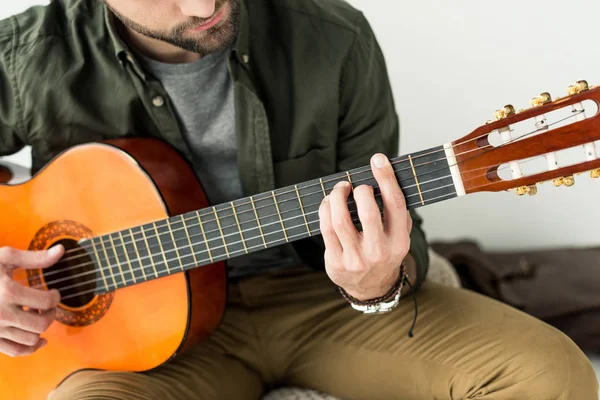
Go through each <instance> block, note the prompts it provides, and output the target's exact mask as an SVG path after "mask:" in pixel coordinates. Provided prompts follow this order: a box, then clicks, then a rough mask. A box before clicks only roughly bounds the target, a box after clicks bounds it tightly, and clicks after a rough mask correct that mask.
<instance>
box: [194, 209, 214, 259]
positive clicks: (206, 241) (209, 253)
mask: <svg viewBox="0 0 600 400" xmlns="http://www.w3.org/2000/svg"><path fill="white" fill-rule="evenodd" d="M196 218H198V223H199V224H200V230H201V231H202V238H203V239H204V243H205V244H206V250H207V251H208V258H209V259H210V262H211V263H212V262H214V260H213V256H212V253H211V251H210V245H209V243H208V240H207V238H206V233H205V232H204V224H203V223H202V217H201V215H200V212H199V211H196Z"/></svg>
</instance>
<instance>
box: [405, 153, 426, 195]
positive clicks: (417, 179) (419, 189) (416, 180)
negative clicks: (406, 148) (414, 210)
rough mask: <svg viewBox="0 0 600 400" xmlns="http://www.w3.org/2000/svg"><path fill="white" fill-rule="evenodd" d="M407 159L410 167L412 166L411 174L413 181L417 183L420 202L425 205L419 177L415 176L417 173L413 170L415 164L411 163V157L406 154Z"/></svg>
mask: <svg viewBox="0 0 600 400" xmlns="http://www.w3.org/2000/svg"><path fill="white" fill-rule="evenodd" d="M408 161H410V167H411V168H412V172H413V175H414V176H415V183H416V185H417V190H418V191H419V197H420V198H421V204H422V205H425V201H424V200H423V193H422V192H421V186H420V185H419V178H417V173H416V172H415V165H414V164H413V160H412V157H411V156H410V155H409V156H408Z"/></svg>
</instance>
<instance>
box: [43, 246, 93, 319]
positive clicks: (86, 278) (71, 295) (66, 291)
mask: <svg viewBox="0 0 600 400" xmlns="http://www.w3.org/2000/svg"><path fill="white" fill-rule="evenodd" d="M55 244H62V245H63V246H64V248H65V254H64V255H63V257H62V258H61V259H60V260H59V261H58V262H57V263H56V264H55V265H53V266H52V267H50V268H46V269H44V270H43V274H44V281H45V283H46V286H47V287H48V288H49V289H58V291H59V292H60V295H61V303H63V304H64V305H66V306H68V307H72V308H79V307H83V306H85V305H86V304H88V303H89V302H90V301H92V299H93V298H94V296H95V293H94V292H95V289H96V280H97V277H96V272H95V268H94V263H93V262H92V259H91V258H90V257H89V256H88V253H87V252H86V251H85V250H84V249H83V248H81V246H79V245H78V244H77V242H76V241H74V240H72V239H63V240H60V241H58V242H56V243H55Z"/></svg>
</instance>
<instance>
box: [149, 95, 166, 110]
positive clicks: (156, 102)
mask: <svg viewBox="0 0 600 400" xmlns="http://www.w3.org/2000/svg"><path fill="white" fill-rule="evenodd" d="M152 104H154V106H155V107H162V106H163V104H165V99H164V98H163V97H162V96H155V97H154V98H153V99H152Z"/></svg>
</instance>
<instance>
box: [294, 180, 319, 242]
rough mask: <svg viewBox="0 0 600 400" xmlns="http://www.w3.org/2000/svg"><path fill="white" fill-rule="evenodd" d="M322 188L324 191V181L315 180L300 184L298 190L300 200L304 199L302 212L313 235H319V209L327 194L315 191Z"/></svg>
mask: <svg viewBox="0 0 600 400" xmlns="http://www.w3.org/2000/svg"><path fill="white" fill-rule="evenodd" d="M319 186H321V188H322V189H324V187H325V186H324V185H322V180H321V179H319V180H314V181H309V182H305V183H300V184H298V185H297V186H296V187H297V190H298V194H299V197H300V199H302V212H303V214H304V218H306V221H307V223H308V228H307V230H309V231H310V232H311V234H312V235H315V234H319V233H320V228H319V207H320V206H321V203H322V202H323V199H324V198H325V194H324V193H325V192H324V191H321V190H318V189H317V190H315V188H318V187H319Z"/></svg>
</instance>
